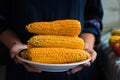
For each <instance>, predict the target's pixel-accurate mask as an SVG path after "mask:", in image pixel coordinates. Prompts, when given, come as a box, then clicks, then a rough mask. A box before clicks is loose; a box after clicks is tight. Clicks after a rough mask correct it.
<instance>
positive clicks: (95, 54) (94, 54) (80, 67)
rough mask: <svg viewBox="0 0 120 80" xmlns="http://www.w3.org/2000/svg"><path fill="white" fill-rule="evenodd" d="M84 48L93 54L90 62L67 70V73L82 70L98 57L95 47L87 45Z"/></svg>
mask: <svg viewBox="0 0 120 80" xmlns="http://www.w3.org/2000/svg"><path fill="white" fill-rule="evenodd" d="M84 49H85V50H87V51H88V53H89V54H90V56H91V60H90V62H87V63H85V64H83V65H79V66H77V67H75V68H73V69H71V70H69V71H67V74H74V73H76V72H78V71H80V70H82V69H83V67H89V66H90V65H91V63H93V62H94V61H95V59H96V57H97V53H96V51H95V50H94V49H93V48H90V47H87V46H86V47H85V48H84Z"/></svg>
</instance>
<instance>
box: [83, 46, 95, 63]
mask: <svg viewBox="0 0 120 80" xmlns="http://www.w3.org/2000/svg"><path fill="white" fill-rule="evenodd" d="M85 50H86V51H88V53H89V54H90V56H91V61H90V62H94V61H95V59H96V57H97V53H96V51H95V50H93V49H89V48H87V47H85Z"/></svg>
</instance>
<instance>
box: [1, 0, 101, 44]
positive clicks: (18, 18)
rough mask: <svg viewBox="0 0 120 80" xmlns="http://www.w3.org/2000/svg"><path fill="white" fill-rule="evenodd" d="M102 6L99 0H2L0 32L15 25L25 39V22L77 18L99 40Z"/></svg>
mask: <svg viewBox="0 0 120 80" xmlns="http://www.w3.org/2000/svg"><path fill="white" fill-rule="evenodd" d="M102 17H103V9H102V5H101V1H100V0H0V32H3V31H4V30H5V29H7V28H10V29H12V30H13V31H14V32H15V33H16V34H17V35H18V37H19V38H20V39H21V40H22V41H23V43H26V41H27V40H28V39H29V38H30V33H28V32H27V31H26V29H25V26H26V25H27V24H29V23H31V22H35V21H53V20H58V19H77V20H79V21H80V22H81V25H82V32H90V33H93V34H94V35H95V36H96V43H99V42H100V32H101V30H102V24H101V20H102Z"/></svg>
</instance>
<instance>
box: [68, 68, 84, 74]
mask: <svg viewBox="0 0 120 80" xmlns="http://www.w3.org/2000/svg"><path fill="white" fill-rule="evenodd" d="M82 68H83V66H77V67H75V68H73V69H70V70H69V71H67V74H74V73H76V72H77V71H80V70H82Z"/></svg>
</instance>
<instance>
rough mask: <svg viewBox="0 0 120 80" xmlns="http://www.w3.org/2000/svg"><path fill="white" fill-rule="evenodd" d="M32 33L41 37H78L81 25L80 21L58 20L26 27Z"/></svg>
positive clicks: (34, 23)
mask: <svg viewBox="0 0 120 80" xmlns="http://www.w3.org/2000/svg"><path fill="white" fill-rule="evenodd" d="M26 29H27V30H28V31H29V32H30V33H34V34H40V35H66V36H78V35H79V33H80V31H81V25H80V22H79V21H78V20H69V19H68V20H56V21H51V22H33V23H30V24H28V25H26Z"/></svg>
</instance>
